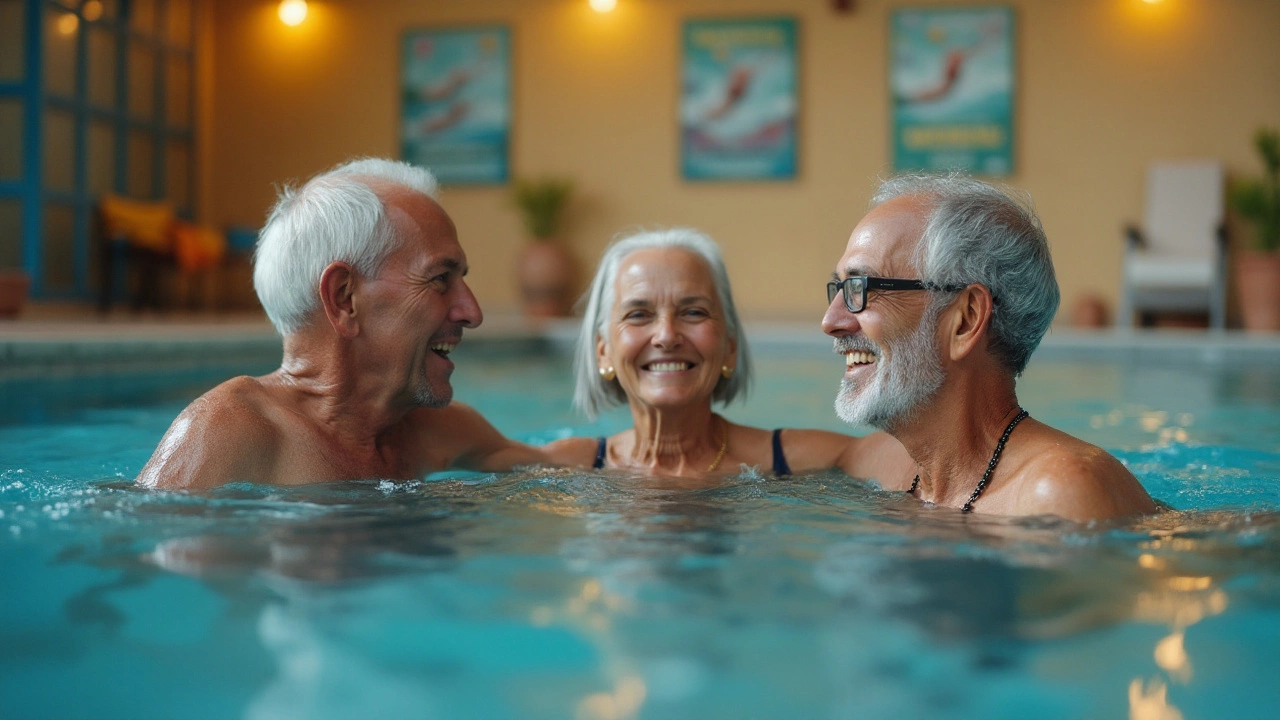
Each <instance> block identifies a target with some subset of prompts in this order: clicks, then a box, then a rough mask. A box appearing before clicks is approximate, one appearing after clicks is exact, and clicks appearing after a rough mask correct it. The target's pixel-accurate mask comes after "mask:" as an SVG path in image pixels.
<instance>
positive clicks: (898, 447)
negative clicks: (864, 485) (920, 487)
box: [837, 432, 916, 490]
mask: <svg viewBox="0 0 1280 720" xmlns="http://www.w3.org/2000/svg"><path fill="white" fill-rule="evenodd" d="M852 440H853V441H852V442H850V443H848V444H847V445H846V446H845V448H844V452H843V453H841V455H840V459H839V461H838V463H837V464H838V465H839V467H840V469H841V470H844V471H845V473H846V474H847V475H849V476H850V477H856V478H868V479H871V480H875V481H876V482H878V483H880V487H882V488H884V489H885V490H906V489H907V488H909V487H911V480H912V478H914V477H915V473H916V464H915V461H913V460H912V459H911V456H910V455H908V454H907V449H906V448H904V447H902V443H900V442H898V441H897V440H896V439H895V438H894V437H893V436H892V435H890V434H888V433H885V432H874V433H871V434H870V435H866V436H863V437H860V438H852Z"/></svg>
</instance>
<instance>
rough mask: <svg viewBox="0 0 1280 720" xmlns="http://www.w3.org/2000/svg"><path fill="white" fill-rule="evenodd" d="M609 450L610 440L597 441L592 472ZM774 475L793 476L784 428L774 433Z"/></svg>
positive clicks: (597, 468) (602, 464) (598, 466)
mask: <svg viewBox="0 0 1280 720" xmlns="http://www.w3.org/2000/svg"><path fill="white" fill-rule="evenodd" d="M608 450H609V438H606V437H601V438H597V439H596V461H595V462H594V463H593V464H592V465H591V469H592V470H602V469H604V460H605V454H606V453H607V452H608ZM773 474H774V475H777V476H779V477H781V476H783V475H790V474H791V466H790V465H788V464H787V456H786V454H784V453H783V452H782V428H778V429H777V430H774V431H773Z"/></svg>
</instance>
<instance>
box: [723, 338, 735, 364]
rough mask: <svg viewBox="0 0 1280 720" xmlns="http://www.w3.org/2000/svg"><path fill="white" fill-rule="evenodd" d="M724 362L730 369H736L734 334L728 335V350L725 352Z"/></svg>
mask: <svg viewBox="0 0 1280 720" xmlns="http://www.w3.org/2000/svg"><path fill="white" fill-rule="evenodd" d="M724 364H725V365H728V366H729V367H730V368H731V369H733V370H737V369H738V338H737V336H736V335H729V352H728V353H726V354H725V358H724Z"/></svg>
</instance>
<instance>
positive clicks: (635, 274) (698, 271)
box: [613, 247, 716, 301]
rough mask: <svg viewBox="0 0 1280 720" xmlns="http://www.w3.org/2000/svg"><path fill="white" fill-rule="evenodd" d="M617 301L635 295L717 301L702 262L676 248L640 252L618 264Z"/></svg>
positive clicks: (704, 261)
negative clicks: (670, 296)
mask: <svg viewBox="0 0 1280 720" xmlns="http://www.w3.org/2000/svg"><path fill="white" fill-rule="evenodd" d="M613 287H614V295H615V297H616V298H618V299H622V298H624V297H628V296H634V295H637V294H641V295H648V296H658V295H680V296H706V297H709V298H710V299H712V300H713V301H714V300H715V299H716V284H715V278H714V276H713V275H712V273H711V267H710V265H708V264H707V261H706V259H705V258H703V257H702V256H701V255H699V254H698V253H696V252H693V251H692V250H687V249H685V248H677V247H666V248H664V247H658V248H643V249H640V250H636V251H633V252H630V253H627V254H626V255H624V256H623V257H622V259H621V260H619V261H618V272H617V275H616V276H615V277H614V283H613Z"/></svg>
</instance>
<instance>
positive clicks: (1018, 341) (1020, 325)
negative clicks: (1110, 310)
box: [871, 173, 1059, 376]
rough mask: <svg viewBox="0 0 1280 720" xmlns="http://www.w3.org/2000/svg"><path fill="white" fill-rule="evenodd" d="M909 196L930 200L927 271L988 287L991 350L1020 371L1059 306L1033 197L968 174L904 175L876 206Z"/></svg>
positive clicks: (943, 280) (918, 254)
mask: <svg viewBox="0 0 1280 720" xmlns="http://www.w3.org/2000/svg"><path fill="white" fill-rule="evenodd" d="M905 195H916V196H920V197H922V198H924V199H925V201H926V202H928V203H929V205H930V212H929V217H928V220H927V221H926V224H925V229H924V234H923V235H921V237H920V241H919V243H918V244H917V245H916V250H915V264H916V268H917V270H919V272H920V277H921V279H922V280H924V281H926V282H931V283H936V284H938V285H968V284H970V283H979V284H981V285H985V286H986V287H987V289H989V290H990V291H991V296H992V297H993V298H995V301H996V305H995V308H994V310H993V312H992V315H991V340H992V342H991V350H992V352H993V353H994V354H995V355H996V357H997V358H998V359H999V360H1000V361H1001V363H1002V364H1003V365H1004V366H1005V367H1007V368H1008V369H1009V370H1010V371H1011V372H1012V373H1013V374H1014V375H1015V376H1017V375H1021V374H1022V371H1023V370H1024V369H1026V367H1027V361H1028V360H1030V359H1031V353H1032V352H1034V351H1035V349H1036V347H1037V346H1039V345H1040V340H1041V339H1042V338H1044V334H1045V333H1046V332H1047V331H1048V330H1049V324H1050V323H1052V322H1053V317H1054V315H1055V314H1057V312H1058V302H1059V294H1058V279H1057V276H1056V275H1055V274H1054V271H1053V258H1051V257H1050V255H1049V241H1048V239H1047V238H1046V237H1045V234H1044V229H1043V228H1041V226H1040V218H1039V217H1037V216H1036V212H1035V209H1034V207H1033V206H1032V204H1031V198H1030V196H1029V195H1027V194H1026V193H1021V192H1018V193H1016V194H1015V191H1012V190H1008V189H1002V188H997V187H995V186H993V185H990V184H988V183H985V182H982V181H981V180H975V179H974V178H971V177H969V176H967V175H964V174H963V173H952V174H949V175H902V176H898V177H894V178H891V179H889V180H886V181H884V182H883V183H881V185H880V188H879V190H877V191H876V194H875V196H874V197H872V199H871V206H872V207H875V206H877V205H880V204H881V203H884V202H887V201H889V200H892V199H893V198H896V197H902V196H905Z"/></svg>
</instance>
